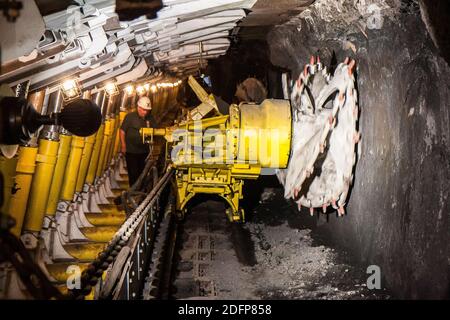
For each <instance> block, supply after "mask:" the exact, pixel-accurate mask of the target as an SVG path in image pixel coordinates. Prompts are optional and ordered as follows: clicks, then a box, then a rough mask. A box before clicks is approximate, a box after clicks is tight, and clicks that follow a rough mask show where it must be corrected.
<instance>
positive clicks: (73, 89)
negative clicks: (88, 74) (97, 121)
mask: <svg viewBox="0 0 450 320" xmlns="http://www.w3.org/2000/svg"><path fill="white" fill-rule="evenodd" d="M61 90H62V93H63V99H64V101H68V100H72V99H74V98H77V97H79V96H81V90H80V86H79V85H78V82H77V80H75V79H67V80H65V81H64V82H63V83H62V85H61Z"/></svg>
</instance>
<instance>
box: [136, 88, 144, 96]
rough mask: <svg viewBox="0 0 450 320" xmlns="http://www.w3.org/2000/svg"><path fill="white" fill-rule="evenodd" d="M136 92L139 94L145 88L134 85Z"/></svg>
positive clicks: (142, 92)
mask: <svg viewBox="0 0 450 320" xmlns="http://www.w3.org/2000/svg"><path fill="white" fill-rule="evenodd" d="M136 92H137V93H138V94H139V95H142V94H144V92H145V88H144V87H143V86H137V87H136Z"/></svg>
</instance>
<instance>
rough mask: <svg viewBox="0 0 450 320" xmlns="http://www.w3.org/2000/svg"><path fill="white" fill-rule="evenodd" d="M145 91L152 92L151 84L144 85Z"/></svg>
mask: <svg viewBox="0 0 450 320" xmlns="http://www.w3.org/2000/svg"><path fill="white" fill-rule="evenodd" d="M144 89H145V91H147V92H149V91H150V83H146V84H144Z"/></svg>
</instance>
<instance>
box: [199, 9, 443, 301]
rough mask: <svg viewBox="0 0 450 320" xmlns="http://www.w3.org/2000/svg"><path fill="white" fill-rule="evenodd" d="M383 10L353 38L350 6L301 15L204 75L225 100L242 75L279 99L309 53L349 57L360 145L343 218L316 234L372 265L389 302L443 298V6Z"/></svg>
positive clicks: (238, 48) (240, 47) (238, 47)
mask: <svg viewBox="0 0 450 320" xmlns="http://www.w3.org/2000/svg"><path fill="white" fill-rule="evenodd" d="M383 2H384V1H383ZM385 2H386V3H387V4H388V5H389V6H390V7H391V8H392V11H389V10H386V11H384V14H385V15H384V16H383V17H382V26H381V27H380V28H372V29H366V30H365V31H362V29H361V28H360V26H359V25H358V19H349V17H357V16H358V12H357V11H356V10H355V8H354V7H353V6H351V5H350V4H349V3H350V1H344V5H343V8H344V11H343V12H341V14H339V15H336V14H332V10H333V8H332V7H330V8H323V10H320V11H319V10H316V9H311V10H310V12H309V15H308V18H307V19H298V21H296V23H286V24H284V25H280V26H277V27H275V28H274V29H272V31H271V32H270V33H269V34H268V35H267V38H266V41H264V40H246V41H242V42H239V43H236V44H234V45H233V47H232V48H231V49H230V50H229V52H228V53H227V55H225V56H223V57H221V58H219V59H217V60H215V61H213V62H212V63H210V66H209V69H208V73H209V74H210V75H211V79H212V83H213V88H212V91H213V92H214V93H215V94H216V95H218V96H221V97H222V98H223V99H224V100H226V101H227V102H232V101H233V94H234V92H235V90H236V85H237V84H238V83H239V82H241V81H243V80H244V79H245V78H247V77H249V76H253V77H256V78H258V79H260V80H261V81H263V82H264V84H265V85H266V86H267V88H268V92H269V94H268V97H270V98H282V90H281V80H280V75H281V72H282V70H287V71H290V73H291V76H292V78H293V79H295V78H296V77H297V76H298V74H299V72H300V70H302V68H303V66H304V64H306V63H308V61H309V57H310V56H311V55H313V54H314V55H316V54H319V55H320V57H321V59H322V61H323V62H324V63H325V64H326V65H329V63H330V61H331V59H332V56H333V52H334V54H335V55H336V58H337V61H338V62H341V61H343V60H344V58H345V57H347V56H349V57H353V58H354V59H356V61H357V65H358V67H357V85H358V94H359V106H360V110H361V114H360V120H359V127H360V130H361V133H362V142H361V154H360V158H359V160H358V162H357V166H356V172H355V184H354V186H353V190H352V193H351V197H350V199H349V202H348V205H347V208H346V210H347V215H346V216H345V217H344V218H340V219H338V218H335V217H334V215H332V216H331V218H330V220H329V223H327V224H325V225H323V226H321V228H323V229H324V231H325V232H327V233H328V234H329V235H330V237H331V238H332V239H334V241H335V242H336V243H339V244H340V245H343V246H344V247H346V248H348V249H350V250H351V251H352V252H354V253H355V254H356V255H357V258H358V260H359V261H360V262H361V263H363V264H365V265H372V264H374V265H378V266H380V267H381V272H382V277H383V285H384V286H386V287H387V288H388V289H389V290H391V291H392V293H393V294H394V295H395V296H396V297H398V298H413V299H416V298H427V299H429V298H448V297H449V284H450V267H449V256H450V255H449V253H450V245H449V242H448V236H449V231H450V228H449V227H450V226H449V215H450V210H449V209H450V208H449V200H448V191H449V190H448V189H449V181H450V148H449V147H450V143H449V131H450V130H449V126H450V119H449V105H450V90H449V87H450V67H449V64H448V61H449V52H450V49H449V40H448V39H449V38H448V32H447V31H448V28H449V21H450V10H449V3H448V1H437V2H435V1H425V0H424V1H421V7H419V5H417V3H416V2H414V1H385ZM438 8H439V10H437V9H438ZM424 21H425V22H426V24H425V23H424ZM430 34H431V36H430ZM445 58H446V59H447V62H446V60H445ZM299 214H302V215H303V216H304V217H305V218H304V219H315V218H314V217H313V218H311V217H309V216H308V215H307V214H306V213H304V212H302V213H299ZM300 254H301V253H300Z"/></svg>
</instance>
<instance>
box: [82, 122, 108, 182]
mask: <svg viewBox="0 0 450 320" xmlns="http://www.w3.org/2000/svg"><path fill="white" fill-rule="evenodd" d="M104 131H105V124H102V125H101V126H100V128H99V129H98V131H97V134H96V135H95V143H94V149H93V150H92V157H91V162H90V163H89V169H88V173H87V175H86V183H88V184H93V183H94V180H95V173H96V172H97V166H98V162H99V157H100V149H101V146H102V142H103V132H104Z"/></svg>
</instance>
